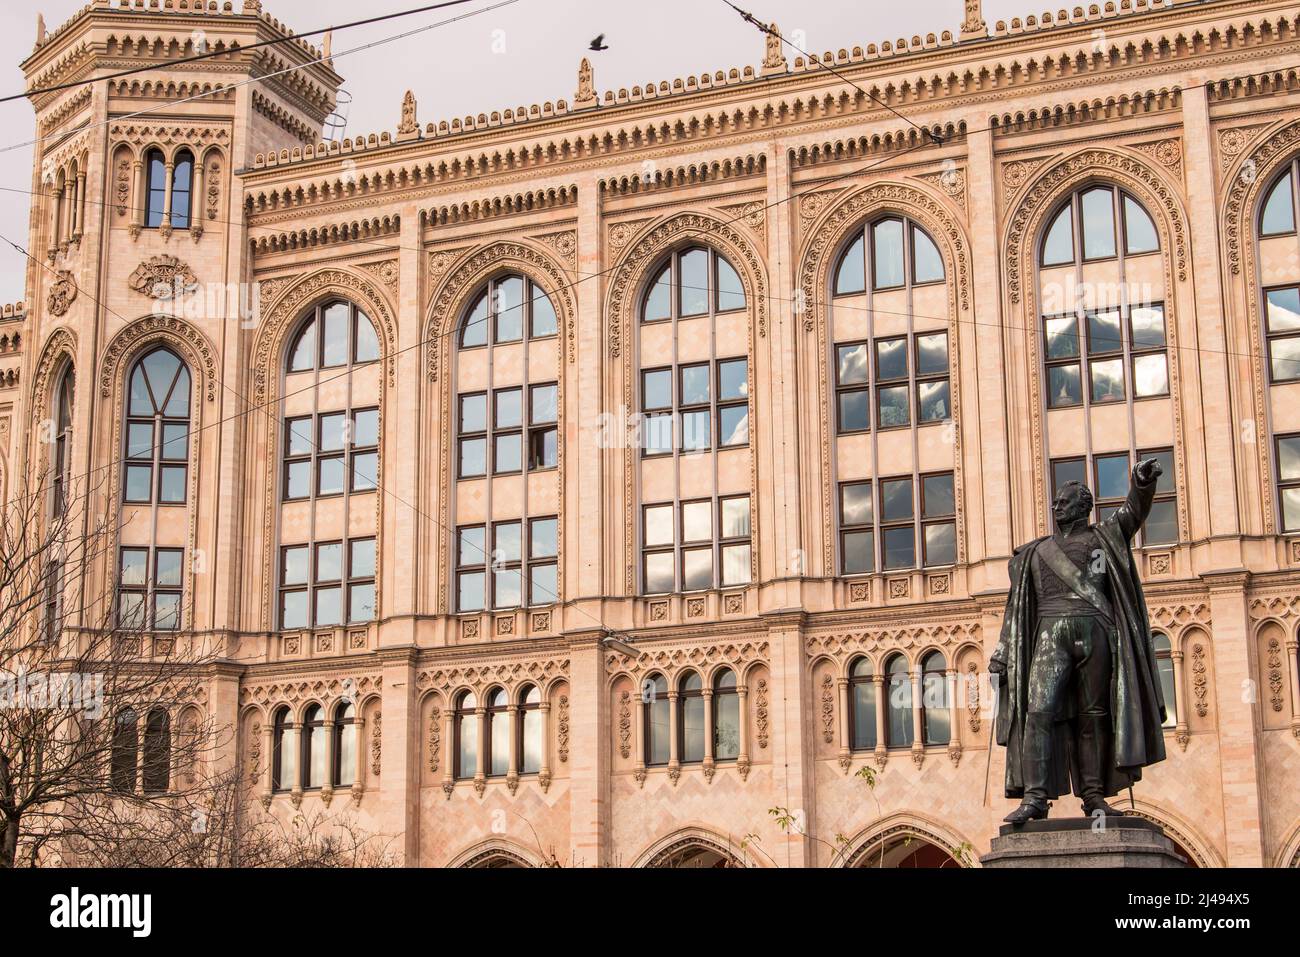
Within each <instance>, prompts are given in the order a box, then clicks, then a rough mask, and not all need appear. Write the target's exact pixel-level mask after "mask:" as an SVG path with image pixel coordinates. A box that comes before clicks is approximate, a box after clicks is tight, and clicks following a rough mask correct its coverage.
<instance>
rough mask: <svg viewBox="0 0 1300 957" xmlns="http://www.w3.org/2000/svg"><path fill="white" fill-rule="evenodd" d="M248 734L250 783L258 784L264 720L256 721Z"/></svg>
mask: <svg viewBox="0 0 1300 957" xmlns="http://www.w3.org/2000/svg"><path fill="white" fill-rule="evenodd" d="M248 736H249V742H248V783H249V784H256V783H257V779H258V777H260V776H261V765H262V722H260V721H254V722H253V726H252V727H251V728H250V729H249V734H248Z"/></svg>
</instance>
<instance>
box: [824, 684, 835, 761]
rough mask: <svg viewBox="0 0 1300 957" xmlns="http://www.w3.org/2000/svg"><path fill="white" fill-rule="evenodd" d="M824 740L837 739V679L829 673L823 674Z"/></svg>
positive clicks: (828, 741) (827, 741) (832, 740)
mask: <svg viewBox="0 0 1300 957" xmlns="http://www.w3.org/2000/svg"><path fill="white" fill-rule="evenodd" d="M821 716H822V741H824V742H826V743H827V744H832V743H833V742H834V741H835V679H834V678H833V677H831V675H830V674H829V673H827V674H825V675H822V707H821Z"/></svg>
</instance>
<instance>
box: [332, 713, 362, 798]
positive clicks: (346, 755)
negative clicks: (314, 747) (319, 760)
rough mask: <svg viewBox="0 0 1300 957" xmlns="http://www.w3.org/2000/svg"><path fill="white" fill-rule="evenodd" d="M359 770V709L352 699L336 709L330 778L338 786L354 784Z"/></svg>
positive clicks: (343, 786)
mask: <svg viewBox="0 0 1300 957" xmlns="http://www.w3.org/2000/svg"><path fill="white" fill-rule="evenodd" d="M356 771H357V710H356V708H354V707H353V706H352V702H351V701H344V702H343V703H342V704H340V705H339V706H338V707H337V708H336V709H334V767H333V769H332V770H331V771H330V780H331V781H332V782H333V784H334V787H336V788H345V787H350V786H351V785H352V782H353V780H354V779H355V778H356Z"/></svg>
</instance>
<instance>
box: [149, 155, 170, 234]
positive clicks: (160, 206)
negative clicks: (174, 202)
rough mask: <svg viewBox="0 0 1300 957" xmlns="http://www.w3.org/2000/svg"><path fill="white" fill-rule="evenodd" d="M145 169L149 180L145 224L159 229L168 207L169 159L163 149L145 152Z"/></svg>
mask: <svg viewBox="0 0 1300 957" xmlns="http://www.w3.org/2000/svg"><path fill="white" fill-rule="evenodd" d="M144 170H145V176H146V177H147V180H148V182H147V185H146V191H147V193H148V200H147V202H146V204H145V220H144V224H145V226H147V227H149V228H150V229H157V228H158V227H159V226H161V225H162V221H163V213H164V211H165V210H166V209H167V161H166V160H165V159H163V154H162V150H160V149H151V150H149V152H147V153H145V154H144Z"/></svg>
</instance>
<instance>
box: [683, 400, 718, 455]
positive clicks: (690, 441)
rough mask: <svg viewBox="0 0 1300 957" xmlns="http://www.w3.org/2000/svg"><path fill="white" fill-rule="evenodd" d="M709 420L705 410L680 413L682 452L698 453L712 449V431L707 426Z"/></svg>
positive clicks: (709, 417)
mask: <svg viewBox="0 0 1300 957" xmlns="http://www.w3.org/2000/svg"><path fill="white" fill-rule="evenodd" d="M711 418H712V417H711V416H710V415H709V412H708V410H707V409H704V410H701V411H698V412H683V413H682V416H681V422H682V446H681V447H682V451H683V452H698V451H702V450H704V449H708V448H711V447H712V445H713V434H712V433H713V430H712V429H711V428H710V426H709V422H710V420H711Z"/></svg>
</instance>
